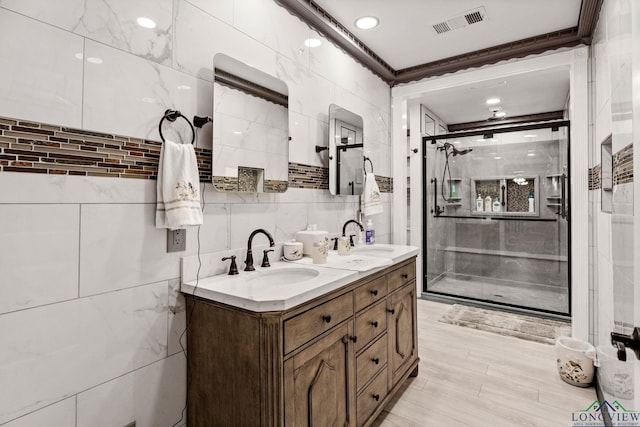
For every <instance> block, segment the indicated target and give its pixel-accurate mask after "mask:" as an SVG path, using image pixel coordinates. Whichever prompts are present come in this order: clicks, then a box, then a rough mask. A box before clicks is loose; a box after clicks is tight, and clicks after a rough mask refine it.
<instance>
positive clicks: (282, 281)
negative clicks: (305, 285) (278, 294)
mask: <svg viewBox="0 0 640 427" xmlns="http://www.w3.org/2000/svg"><path fill="white" fill-rule="evenodd" d="M319 275H320V272H319V271H318V270H312V269H310V268H299V267H291V268H279V269H277V270H269V271H261V272H259V273H257V274H255V275H253V276H252V277H249V278H247V282H252V283H257V282H259V283H260V284H261V285H265V286H266V285H289V284H292V283H300V282H304V281H305V280H310V279H313V278H314V277H318V276H319Z"/></svg>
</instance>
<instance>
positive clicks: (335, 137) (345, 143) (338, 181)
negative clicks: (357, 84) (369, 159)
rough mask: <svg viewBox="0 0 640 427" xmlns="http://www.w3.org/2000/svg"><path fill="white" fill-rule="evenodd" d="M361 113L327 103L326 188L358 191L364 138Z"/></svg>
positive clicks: (343, 192)
mask: <svg viewBox="0 0 640 427" xmlns="http://www.w3.org/2000/svg"><path fill="white" fill-rule="evenodd" d="M362 133H363V121H362V117H361V116H359V115H357V114H355V113H353V112H351V111H349V110H347V109H344V108H342V107H340V106H338V105H335V104H331V105H330V106H329V191H330V192H331V194H334V195H336V194H340V195H354V196H359V195H360V194H362V191H363V188H364V139H363V135H362Z"/></svg>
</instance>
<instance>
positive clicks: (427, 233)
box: [422, 121, 571, 317]
mask: <svg viewBox="0 0 640 427" xmlns="http://www.w3.org/2000/svg"><path fill="white" fill-rule="evenodd" d="M422 143H423V153H425V156H424V157H423V169H422V170H423V179H424V182H423V194H422V196H423V198H422V200H423V210H424V215H423V218H424V223H423V233H424V236H423V242H424V250H423V252H422V254H423V274H424V280H423V286H424V289H423V291H424V292H425V294H426V295H425V296H426V297H428V298H429V297H432V298H440V299H442V298H444V299H448V300H451V299H453V300H466V301H471V302H475V303H478V304H484V305H494V306H495V305H498V306H503V307H508V308H510V309H515V310H521V311H528V312H538V313H545V314H547V315H552V316H557V317H567V316H569V315H570V313H571V305H570V304H571V289H570V283H571V282H570V278H569V274H570V271H571V269H570V266H569V262H570V254H569V248H570V244H569V242H570V227H569V220H570V212H569V209H568V208H569V200H570V194H569V185H568V179H569V176H570V170H569V122H568V121H554V122H545V123H536V124H527V125H520V126H510V127H502V128H493V129H491V130H477V131H469V132H457V133H449V134H444V135H436V136H426V137H424V138H423V141H422Z"/></svg>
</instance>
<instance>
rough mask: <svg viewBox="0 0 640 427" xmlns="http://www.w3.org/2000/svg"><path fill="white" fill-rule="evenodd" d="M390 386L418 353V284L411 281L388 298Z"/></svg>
mask: <svg viewBox="0 0 640 427" xmlns="http://www.w3.org/2000/svg"><path fill="white" fill-rule="evenodd" d="M388 302H389V307H388V309H387V313H388V316H389V318H388V319H387V321H388V323H387V329H388V334H389V366H390V370H389V375H390V379H391V384H390V387H392V386H393V385H395V383H396V382H397V381H398V378H399V377H400V376H402V374H403V373H404V371H405V370H406V369H407V367H408V365H409V364H411V362H413V361H414V360H415V359H416V357H417V355H418V336H417V326H416V285H415V282H411V283H410V284H409V285H407V286H405V287H403V288H402V289H400V290H399V291H398V292H396V293H394V294H393V295H391V296H390V297H389V299H388Z"/></svg>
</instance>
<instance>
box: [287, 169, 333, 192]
mask: <svg viewBox="0 0 640 427" xmlns="http://www.w3.org/2000/svg"><path fill="white" fill-rule="evenodd" d="M289 187H291V188H314V189H317V190H328V189H329V168H323V167H322V166H309V165H303V164H302V163H289Z"/></svg>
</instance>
